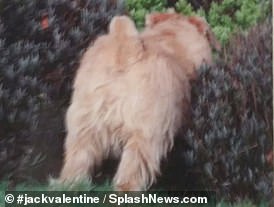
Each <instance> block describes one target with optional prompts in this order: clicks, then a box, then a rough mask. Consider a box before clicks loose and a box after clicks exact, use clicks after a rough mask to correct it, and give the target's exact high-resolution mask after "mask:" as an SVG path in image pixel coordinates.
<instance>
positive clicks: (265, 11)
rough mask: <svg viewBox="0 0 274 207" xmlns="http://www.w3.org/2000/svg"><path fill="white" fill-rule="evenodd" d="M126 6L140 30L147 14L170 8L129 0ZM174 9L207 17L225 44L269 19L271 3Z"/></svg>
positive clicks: (182, 4) (255, 0) (227, 2)
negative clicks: (233, 36)
mask: <svg viewBox="0 0 274 207" xmlns="http://www.w3.org/2000/svg"><path fill="white" fill-rule="evenodd" d="M137 2H138V3H137ZM126 5H127V7H126V8H127V10H128V11H129V14H130V15H131V16H132V18H133V19H134V20H135V22H136V24H137V25H138V27H141V26H143V25H144V19H145V15H146V14H147V13H149V12H151V11H165V10H166V9H167V5H168V4H167V1H163V0H151V1H137V0H126ZM202 6H203V7H202ZM207 7H208V8H207ZM174 8H175V10H176V11H177V12H179V13H182V14H184V15H199V16H203V17H205V18H206V19H207V21H208V23H209V24H210V25H211V27H212V29H213V32H214V33H215V34H216V36H217V38H218V39H219V40H220V41H221V42H222V43H223V44H225V43H227V42H228V40H229V38H230V37H231V35H232V34H234V33H235V32H236V31H239V30H246V29H247V28H249V27H251V26H253V25H255V24H256V23H257V22H258V21H260V20H262V19H264V18H265V17H266V16H267V15H269V14H270V13H271V2H270V1H269V0H263V1H260V0H236V1H235V0H222V1H209V2H204V1H200V3H197V1H192V0H189V1H188V0H178V1H177V2H176V3H175V6H174ZM194 8H195V9H194Z"/></svg>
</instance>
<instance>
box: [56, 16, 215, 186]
mask: <svg viewBox="0 0 274 207" xmlns="http://www.w3.org/2000/svg"><path fill="white" fill-rule="evenodd" d="M165 15H167V14H153V15H151V16H149V17H148V18H147V29H146V30H145V31H144V32H143V33H142V34H138V32H137V30H136V28H135V26H134V24H133V22H132V21H131V20H130V19H129V18H127V17H115V18H114V19H113V20H112V22H111V24H110V31H109V34H107V35H105V36H103V37H100V38H99V39H98V40H97V41H96V42H95V43H94V45H93V46H92V47H90V48H89V49H88V50H87V52H86V54H85V55H84V57H83V59H82V62H81V65H80V68H79V70H78V72H77V76H76V79H75V84H74V92H73V97H72V103H71V105H70V107H69V109H68V112H67V119H66V123H67V131H68V134H67V138H66V143H65V164H64V167H63V170H62V173H61V178H60V179H61V180H62V181H73V180H75V179H77V178H82V177H86V176H87V177H88V176H89V174H90V173H94V169H95V168H96V167H97V166H100V165H101V162H102V161H103V160H104V159H105V158H106V157H108V156H115V157H120V159H121V160H120V163H119V167H118V170H117V172H116V175H115V177H114V186H115V188H116V189H117V190H142V189H147V188H148V187H149V186H150V185H151V184H152V183H153V182H155V180H156V176H157V175H158V174H160V162H161V160H162V159H163V158H164V157H165V155H166V153H167V152H168V150H170V149H171V147H172V145H173V138H174V136H175V134H176V132H177V130H178V128H179V127H180V125H181V124H182V122H183V121H184V120H185V119H184V118H185V117H184V112H185V111H186V110H188V106H189V102H190V85H189V79H190V78H191V76H193V74H194V71H195V69H197V68H198V67H199V66H200V65H201V64H202V62H206V63H210V62H211V50H210V46H209V39H208V37H207V36H206V35H204V34H202V33H201V31H200V30H199V26H197V24H196V23H197V22H194V23H193V21H192V20H191V19H189V18H188V17H182V16H180V15H179V16H178V15H177V14H173V15H174V16H172V15H170V14H169V15H167V16H165ZM163 16H164V17H163ZM175 16H176V18H175ZM177 17H178V18H177ZM179 17H181V18H179ZM159 19H160V20H159ZM156 20H157V21H156ZM195 21H196V20H195ZM180 26H181V27H180ZM208 28H209V27H208ZM203 35H204V36H203ZM195 37H196V38H197V39H198V40H199V41H200V40H201V44H202V43H203V44H204V45H203V46H200V45H199V41H198V40H196V41H195ZM191 38H192V39H191ZM193 38H194V39H193ZM189 39H191V41H193V42H192V43H194V42H195V44H198V45H196V46H193V47H191V45H189V44H190V43H191V41H190V40H189ZM190 53H194V54H190ZM197 53H198V54H197ZM200 56H201V57H200Z"/></svg>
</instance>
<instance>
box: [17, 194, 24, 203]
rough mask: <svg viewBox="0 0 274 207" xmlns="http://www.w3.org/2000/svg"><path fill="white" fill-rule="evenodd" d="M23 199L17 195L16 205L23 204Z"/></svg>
mask: <svg viewBox="0 0 274 207" xmlns="http://www.w3.org/2000/svg"><path fill="white" fill-rule="evenodd" d="M23 198H24V196H23V195H18V196H17V203H18V204H21V203H23Z"/></svg>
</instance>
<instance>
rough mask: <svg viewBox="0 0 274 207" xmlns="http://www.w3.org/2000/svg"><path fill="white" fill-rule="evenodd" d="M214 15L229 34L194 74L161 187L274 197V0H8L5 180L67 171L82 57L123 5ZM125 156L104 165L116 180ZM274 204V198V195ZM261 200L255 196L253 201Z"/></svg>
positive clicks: (0, 182)
mask: <svg viewBox="0 0 274 207" xmlns="http://www.w3.org/2000/svg"><path fill="white" fill-rule="evenodd" d="M168 8H174V9H175V10H176V11H177V12H178V13H181V14H184V15H199V16H203V17H205V19H206V20H207V21H208V23H209V24H210V25H211V27H212V30H213V32H214V33H215V34H216V36H217V38H218V39H219V41H220V42H221V44H222V51H221V52H220V53H218V54H217V53H216V54H214V56H215V61H216V65H215V66H213V67H211V68H207V67H203V68H201V69H200V71H199V78H198V80H197V81H195V82H193V83H192V86H193V90H192V109H191V121H190V122H189V123H188V125H186V126H182V130H181V132H180V134H178V137H177V138H176V143H175V147H174V149H173V151H172V152H171V153H170V155H169V158H168V159H167V160H166V161H164V162H163V174H162V176H161V177H160V179H159V182H158V183H156V184H155V186H153V188H156V189H158V188H159V189H168V190H187V189H201V190H206V189H211V190H214V191H216V192H217V197H218V200H219V201H222V200H229V201H239V200H245V199H248V200H250V202H251V203H255V204H256V203H260V202H265V203H266V204H265V205H266V206H268V204H269V206H270V205H271V204H270V203H271V201H272V202H273V200H271V199H273V198H272V196H273V107H272V98H273V97H272V94H273V91H272V81H273V78H272V73H273V71H272V66H273V65H272V35H273V34H272V26H273V22H272V21H273V20H272V1H270V0H207V1H206V0H124V1H122V0H120V1H118V0H44V1H39V0H0V186H2V188H3V189H16V186H18V185H20V184H22V183H25V184H26V185H30V186H31V185H43V184H46V183H47V181H48V178H49V176H52V177H57V176H58V174H59V172H60V168H61V166H62V159H63V142H64V138H65V135H66V131H65V128H64V115H65V112H66V109H67V107H68V105H69V100H70V95H71V87H72V81H73V77H74V75H75V71H76V70H77V68H78V66H79V59H80V57H81V55H82V54H83V52H84V51H85V50H86V48H87V47H88V46H89V44H90V43H91V42H92V41H93V40H95V39H96V37H98V36H99V35H101V34H104V33H105V32H107V26H108V23H109V22H110V20H111V18H112V17H113V16H115V15H121V14H126V15H129V16H131V17H132V18H133V19H134V21H135V23H136V25H137V27H138V29H140V30H142V28H143V27H144V18H145V15H146V14H147V13H150V12H153V11H166V10H167V9H168ZM115 168H116V165H115V162H112V161H108V162H107V164H105V167H104V170H103V171H104V172H98V174H97V175H96V177H97V178H98V179H97V185H109V184H105V183H103V184H102V182H101V181H102V180H110V179H111V175H112V172H113V171H114V170H115ZM272 204H273V203H272ZM252 205H253V204H252Z"/></svg>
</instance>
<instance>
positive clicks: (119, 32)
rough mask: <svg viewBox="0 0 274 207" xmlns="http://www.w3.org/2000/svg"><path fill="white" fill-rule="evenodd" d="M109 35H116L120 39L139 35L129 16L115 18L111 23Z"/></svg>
mask: <svg viewBox="0 0 274 207" xmlns="http://www.w3.org/2000/svg"><path fill="white" fill-rule="evenodd" d="M109 33H110V34H114V35H116V36H118V37H119V38H126V37H129V36H131V37H132V36H137V35H138V31H137V29H136V27H135V24H134V22H133V21H132V20H131V19H130V18H129V17H127V16H116V17H114V18H113V19H112V20H111V22H110V26H109Z"/></svg>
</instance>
